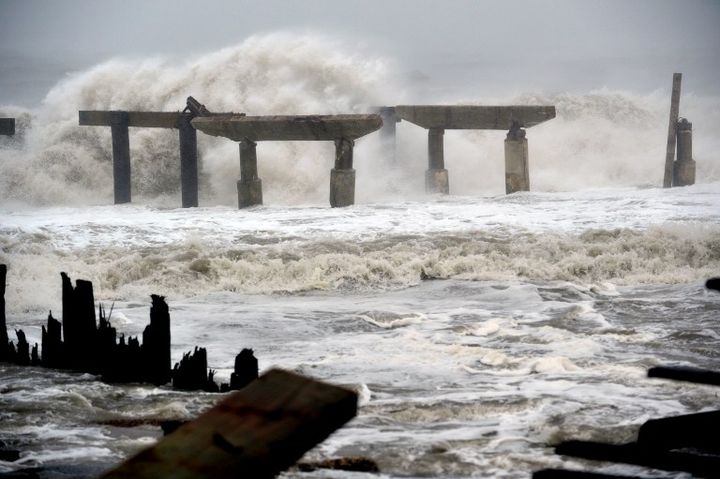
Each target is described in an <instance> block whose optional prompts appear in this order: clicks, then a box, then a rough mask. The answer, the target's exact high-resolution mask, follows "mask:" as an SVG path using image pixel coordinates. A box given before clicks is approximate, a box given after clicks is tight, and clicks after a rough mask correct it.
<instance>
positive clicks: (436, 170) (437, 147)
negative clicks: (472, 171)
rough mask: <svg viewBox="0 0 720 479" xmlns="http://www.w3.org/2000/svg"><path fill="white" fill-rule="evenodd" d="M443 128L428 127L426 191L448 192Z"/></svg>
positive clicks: (448, 184)
mask: <svg viewBox="0 0 720 479" xmlns="http://www.w3.org/2000/svg"><path fill="white" fill-rule="evenodd" d="M444 136H445V130H443V129H442V128H430V129H429V130H428V169H427V171H426V172H425V191H426V192H427V193H440V194H441V195H447V194H449V193H450V183H449V181H448V171H447V170H446V169H445V151H444V142H443V138H444Z"/></svg>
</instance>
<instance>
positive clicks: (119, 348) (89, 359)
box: [0, 265, 258, 392]
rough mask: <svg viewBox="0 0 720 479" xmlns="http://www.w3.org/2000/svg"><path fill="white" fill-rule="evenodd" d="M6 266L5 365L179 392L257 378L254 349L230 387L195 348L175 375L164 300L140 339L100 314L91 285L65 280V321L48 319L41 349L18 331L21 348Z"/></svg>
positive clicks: (157, 300) (1, 294) (1, 301)
mask: <svg viewBox="0 0 720 479" xmlns="http://www.w3.org/2000/svg"><path fill="white" fill-rule="evenodd" d="M6 277H7V266H6V265H0V361H3V362H10V363H15V364H17V365H20V366H28V365H33V366H44V367H48V368H55V369H70V370H73V371H79V372H86V373H91V374H96V375H100V376H101V377H102V379H103V380H104V381H106V382H111V383H129V382H138V383H150V384H155V385H157V386H159V385H163V384H167V383H169V382H170V381H171V380H172V383H173V385H174V386H175V387H177V388H179V389H186V390H204V391H209V392H219V391H230V390H235V389H240V388H242V387H244V386H246V385H247V384H248V383H250V382H251V381H252V380H254V379H256V378H257V376H258V364H257V359H255V356H254V355H253V352H252V350H251V349H243V350H242V352H241V353H240V354H239V355H238V356H237V357H236V358H235V370H234V372H233V374H232V376H231V380H230V383H229V384H222V385H217V384H216V383H215V382H214V381H213V376H214V371H210V372H209V373H208V369H207V352H206V350H205V349H204V348H196V349H195V353H194V354H190V353H188V354H186V355H185V357H184V358H183V360H182V361H181V362H180V363H179V364H178V365H176V366H175V369H173V370H171V369H170V365H171V359H170V311H169V308H168V305H167V303H166V302H165V298H163V297H162V296H158V295H155V294H153V295H151V296H150V297H151V300H152V306H151V307H150V324H149V325H147V326H146V327H145V330H144V331H143V334H142V343H141V342H140V340H139V339H138V338H136V337H128V338H126V337H125V336H124V335H120V337H119V338H118V334H117V330H116V329H115V328H113V327H112V325H111V324H110V320H109V318H107V317H106V316H105V310H104V308H103V307H102V306H100V307H99V308H98V311H99V312H98V316H97V317H96V315H95V298H94V294H93V285H92V283H91V282H90V281H85V280H82V279H79V280H77V281H76V282H75V286H73V285H72V281H71V280H70V277H69V276H68V275H67V274H65V273H61V277H62V320H61V321H58V320H57V319H55V318H54V317H53V315H52V311H51V312H50V314H48V318H47V324H46V325H44V326H43V327H42V339H41V347H40V348H39V347H38V345H37V344H35V345H34V346H32V347H31V346H30V344H29V343H28V341H27V338H26V336H25V333H24V332H23V331H22V330H16V331H15V335H16V336H17V344H15V343H14V342H12V341H9V339H8V334H7V326H6V317H5V281H6Z"/></svg>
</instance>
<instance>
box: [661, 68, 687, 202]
mask: <svg viewBox="0 0 720 479" xmlns="http://www.w3.org/2000/svg"><path fill="white" fill-rule="evenodd" d="M681 83H682V73H673V83H672V96H671V98H670V122H669V125H668V138H667V148H666V150H665V176H664V177H663V188H670V187H671V186H672V176H673V159H674V158H675V140H676V137H677V131H676V130H677V122H678V114H679V110H680V84H681Z"/></svg>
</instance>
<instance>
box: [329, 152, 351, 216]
mask: <svg viewBox="0 0 720 479" xmlns="http://www.w3.org/2000/svg"><path fill="white" fill-rule="evenodd" d="M354 146H355V142H354V141H353V140H350V139H348V138H339V139H336V140H335V168H333V169H332V170H331V171H330V206H332V207H333V208H337V207H343V206H350V205H353V204H355V170H354V169H353V147H354Z"/></svg>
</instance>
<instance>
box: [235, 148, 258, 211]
mask: <svg viewBox="0 0 720 479" xmlns="http://www.w3.org/2000/svg"><path fill="white" fill-rule="evenodd" d="M237 189H238V206H239V207H240V208H247V207H249V206H255V205H261V204H262V203H263V198H262V181H261V180H260V178H259V177H258V169H257V143H255V142H254V141H251V140H248V139H245V140H242V141H241V142H240V180H238V182H237Z"/></svg>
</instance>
